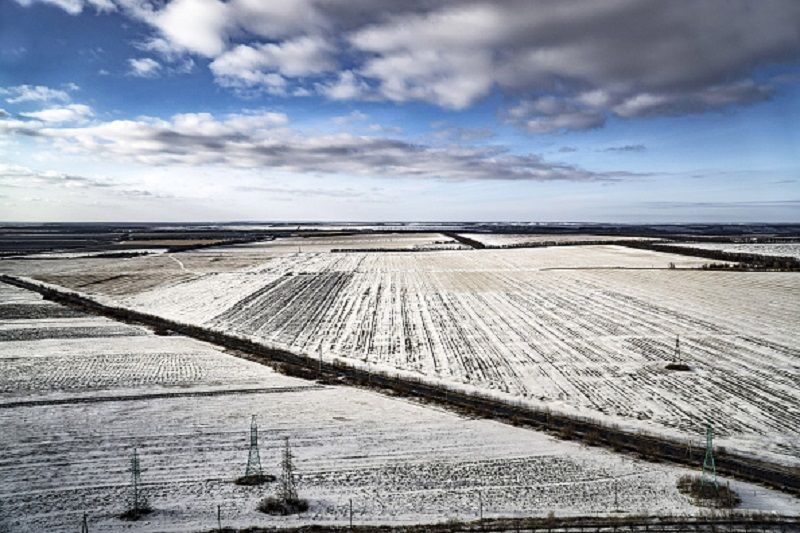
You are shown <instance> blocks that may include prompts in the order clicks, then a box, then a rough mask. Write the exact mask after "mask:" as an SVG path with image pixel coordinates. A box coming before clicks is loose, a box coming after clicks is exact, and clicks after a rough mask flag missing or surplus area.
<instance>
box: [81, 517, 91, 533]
mask: <svg viewBox="0 0 800 533" xmlns="http://www.w3.org/2000/svg"><path fill="white" fill-rule="evenodd" d="M81 533H89V522H88V521H87V520H86V513H83V520H82V521H81Z"/></svg>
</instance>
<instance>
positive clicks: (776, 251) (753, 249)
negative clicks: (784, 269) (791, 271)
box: [675, 242, 800, 259]
mask: <svg viewBox="0 0 800 533" xmlns="http://www.w3.org/2000/svg"><path fill="white" fill-rule="evenodd" d="M675 244H676V245H677V246H685V247H687V248H700V249H701V250H721V251H723V252H731V253H735V254H759V255H768V256H777V257H794V258H796V259H800V243H797V242H795V243H789V242H787V243H780V244H778V243H775V244H773V243H763V244H759V243H731V242H687V243H675Z"/></svg>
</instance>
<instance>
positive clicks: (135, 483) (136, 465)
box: [130, 448, 145, 511]
mask: <svg viewBox="0 0 800 533" xmlns="http://www.w3.org/2000/svg"><path fill="white" fill-rule="evenodd" d="M130 472H131V488H132V489H133V502H132V504H133V510H134V511H139V510H140V509H143V508H144V503H145V500H144V498H143V497H142V490H141V484H142V465H141V463H140V462H139V451H138V450H137V449H136V448H134V449H133V457H131V468H130Z"/></svg>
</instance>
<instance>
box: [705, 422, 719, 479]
mask: <svg viewBox="0 0 800 533" xmlns="http://www.w3.org/2000/svg"><path fill="white" fill-rule="evenodd" d="M713 441H714V429H713V428H712V427H711V424H708V425H706V457H705V459H703V477H702V480H703V484H704V485H705V484H713V485H714V487H716V486H717V466H716V464H715V462H714V442H713Z"/></svg>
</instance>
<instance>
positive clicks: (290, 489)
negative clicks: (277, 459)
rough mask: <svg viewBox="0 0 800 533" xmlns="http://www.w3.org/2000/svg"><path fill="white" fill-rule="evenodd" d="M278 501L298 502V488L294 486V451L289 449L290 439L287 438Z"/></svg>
mask: <svg viewBox="0 0 800 533" xmlns="http://www.w3.org/2000/svg"><path fill="white" fill-rule="evenodd" d="M278 499H280V500H281V501H284V502H292V501H297V487H296V486H295V484H294V464H293V462H292V451H291V449H289V437H286V444H285V446H284V448H283V459H282V460H281V484H280V486H279V487H278Z"/></svg>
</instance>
